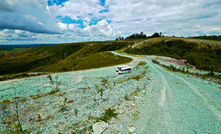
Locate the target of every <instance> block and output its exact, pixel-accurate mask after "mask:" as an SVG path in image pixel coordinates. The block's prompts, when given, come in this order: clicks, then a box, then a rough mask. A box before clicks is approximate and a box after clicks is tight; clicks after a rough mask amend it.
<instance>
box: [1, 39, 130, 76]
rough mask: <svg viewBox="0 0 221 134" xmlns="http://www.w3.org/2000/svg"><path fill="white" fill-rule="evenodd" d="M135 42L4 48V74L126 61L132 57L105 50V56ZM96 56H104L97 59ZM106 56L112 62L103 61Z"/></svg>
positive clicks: (67, 68) (82, 67) (70, 68)
mask: <svg viewBox="0 0 221 134" xmlns="http://www.w3.org/2000/svg"><path fill="white" fill-rule="evenodd" d="M131 43H132V42H128V41H107V42H82V43H67V44H60V45H55V46H45V47H37V48H27V49H18V50H12V51H2V52H1V53H0V66H1V68H0V75H5V74H13V73H20V72H32V71H38V72H60V71H70V70H79V69H89V68H95V67H101V66H109V65H115V64H120V62H123V63H125V62H129V61H130V60H129V59H128V58H125V59H126V60H125V61H124V58H122V57H114V58H115V59H114V58H112V57H111V56H113V55H112V54H110V53H105V54H106V56H107V57H105V55H103V53H101V52H103V51H112V50H118V49H121V48H124V47H127V46H128V45H129V44H131ZM93 57H94V58H95V59H93ZM100 57H102V58H100ZM96 58H100V60H99V61H96ZM108 58H109V59H108ZM88 59H90V60H89V61H88ZM102 59H104V60H106V61H108V62H103V61H102ZM85 61H88V63H89V62H90V61H93V62H94V64H91V65H90V64H88V65H85V63H84V62H85Z"/></svg>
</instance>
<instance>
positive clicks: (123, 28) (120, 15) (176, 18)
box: [0, 0, 221, 44]
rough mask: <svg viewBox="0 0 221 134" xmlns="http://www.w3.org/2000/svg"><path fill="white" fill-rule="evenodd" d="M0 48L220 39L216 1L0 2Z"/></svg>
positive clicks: (220, 12) (219, 5)
mask: <svg viewBox="0 0 221 134" xmlns="http://www.w3.org/2000/svg"><path fill="white" fill-rule="evenodd" d="M0 14H1V15H0V44H32V43H63V42H79V41H94V40H112V39H115V38H116V37H119V36H124V37H125V36H127V35H129V34H132V33H135V32H137V33H140V32H141V31H142V32H144V33H146V34H147V35H152V34H153V33H154V32H162V33H163V34H164V35H166V36H173V35H175V36H184V37H189V36H198V35H211V34H216V35H218V34H221V1H220V0H210V1H208V0H200V1H198V0H185V1H183V0H148V1H147V0H139V1H134V0H120V1H119V0H16V1H15V0H1V1H0Z"/></svg>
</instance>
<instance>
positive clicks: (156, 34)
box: [116, 32, 164, 40]
mask: <svg viewBox="0 0 221 134" xmlns="http://www.w3.org/2000/svg"><path fill="white" fill-rule="evenodd" d="M155 37H164V35H162V32H160V33H157V32H155V33H154V34H153V35H151V36H147V35H146V34H144V33H143V32H140V34H139V33H134V34H132V35H129V36H127V37H125V38H124V37H118V38H116V40H127V39H136V38H155Z"/></svg>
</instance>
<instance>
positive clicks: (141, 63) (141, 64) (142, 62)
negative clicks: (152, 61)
mask: <svg viewBox="0 0 221 134" xmlns="http://www.w3.org/2000/svg"><path fill="white" fill-rule="evenodd" d="M146 64H147V62H146V61H140V62H139V63H138V64H137V66H143V65H146Z"/></svg>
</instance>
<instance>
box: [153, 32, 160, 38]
mask: <svg viewBox="0 0 221 134" xmlns="http://www.w3.org/2000/svg"><path fill="white" fill-rule="evenodd" d="M152 37H160V35H159V33H157V32H155V33H154V34H153V35H152Z"/></svg>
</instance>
